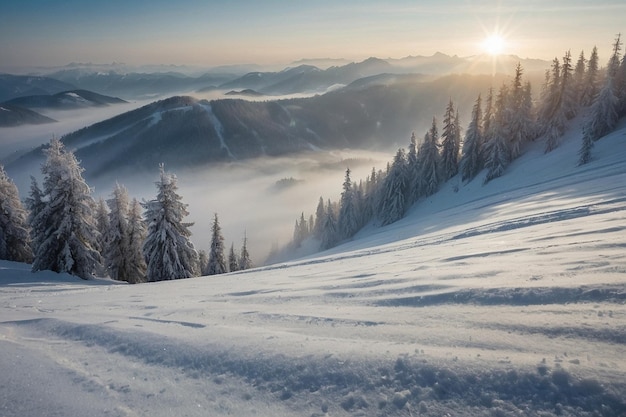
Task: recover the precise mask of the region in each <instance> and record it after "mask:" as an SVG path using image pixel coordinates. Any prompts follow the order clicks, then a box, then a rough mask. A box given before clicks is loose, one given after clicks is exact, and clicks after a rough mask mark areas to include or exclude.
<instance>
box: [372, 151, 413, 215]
mask: <svg viewBox="0 0 626 417" xmlns="http://www.w3.org/2000/svg"><path fill="white" fill-rule="evenodd" d="M407 179H408V178H407V166H406V156H405V153H404V149H402V148H400V149H398V152H396V156H395V157H394V159H393V163H392V164H391V167H390V169H389V173H388V174H387V176H386V177H385V179H384V181H383V185H382V189H383V195H382V199H381V202H380V211H379V212H378V218H379V220H380V223H381V225H383V226H384V225H387V224H391V223H393V222H395V221H398V220H400V219H401V218H402V216H404V212H405V211H406V209H407V193H408V186H407Z"/></svg>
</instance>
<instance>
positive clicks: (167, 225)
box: [142, 165, 199, 282]
mask: <svg viewBox="0 0 626 417" xmlns="http://www.w3.org/2000/svg"><path fill="white" fill-rule="evenodd" d="M177 182H178V181H177V178H176V176H175V175H173V174H168V173H166V172H165V168H164V167H163V165H161V166H160V178H159V181H157V182H156V183H155V184H156V187H157V197H156V199H154V200H150V201H148V202H145V203H143V204H142V205H143V207H144V209H145V214H144V217H145V219H146V222H147V223H148V231H147V237H146V240H145V243H144V245H143V254H144V258H145V260H146V265H147V271H146V272H147V279H148V281H150V282H154V281H165V280H172V279H182V278H191V277H194V276H197V275H198V272H199V271H198V265H199V262H198V253H197V252H196V250H195V248H194V246H193V243H191V241H190V240H189V238H190V237H191V231H190V230H189V228H190V227H191V226H192V225H193V223H185V222H183V219H184V218H185V217H187V216H188V215H189V212H188V211H187V204H184V203H183V202H182V197H181V196H180V195H179V194H177V192H176V191H177V190H178V185H177Z"/></svg>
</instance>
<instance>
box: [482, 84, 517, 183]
mask: <svg viewBox="0 0 626 417" xmlns="http://www.w3.org/2000/svg"><path fill="white" fill-rule="evenodd" d="M507 97H508V89H507V87H506V85H503V86H502V87H501V88H500V91H499V92H498V97H497V99H496V106H495V107H496V114H495V117H494V118H493V121H492V123H491V137H490V139H489V142H488V143H487V144H486V145H485V168H487V170H488V171H487V175H486V177H485V181H484V182H485V183H487V182H489V181H491V180H492V179H494V178H497V177H499V176H501V175H502V174H503V173H504V170H505V169H506V167H507V166H508V164H509V162H510V160H511V159H510V156H511V151H510V149H509V141H508V140H507V135H506V134H507V120H506V118H507V116H508V114H507V110H506V102H507Z"/></svg>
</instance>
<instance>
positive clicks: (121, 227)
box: [103, 184, 132, 282]
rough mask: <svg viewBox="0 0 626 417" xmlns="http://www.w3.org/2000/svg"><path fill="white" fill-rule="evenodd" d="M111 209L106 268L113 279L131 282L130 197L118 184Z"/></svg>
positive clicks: (111, 201) (111, 202)
mask: <svg viewBox="0 0 626 417" xmlns="http://www.w3.org/2000/svg"><path fill="white" fill-rule="evenodd" d="M107 205H108V207H109V213H108V222H107V223H108V228H107V229H106V230H105V232H104V239H103V240H104V266H105V269H106V271H107V274H108V275H109V277H111V278H112V279H115V280H118V281H126V282H129V281H131V280H132V277H131V276H130V274H131V273H132V272H131V271H130V268H129V267H128V258H127V252H128V250H129V244H128V238H129V230H128V214H129V207H128V205H129V197H128V191H127V190H126V187H124V186H122V185H120V184H116V185H115V188H114V189H113V194H112V195H111V198H110V199H108V200H107Z"/></svg>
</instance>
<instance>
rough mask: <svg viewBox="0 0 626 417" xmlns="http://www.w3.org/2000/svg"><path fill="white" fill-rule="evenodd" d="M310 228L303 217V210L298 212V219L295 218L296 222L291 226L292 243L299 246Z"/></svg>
mask: <svg viewBox="0 0 626 417" xmlns="http://www.w3.org/2000/svg"><path fill="white" fill-rule="evenodd" d="M309 233H310V229H309V224H308V222H307V221H306V219H305V218H304V212H302V213H300V219H299V220H296V224H295V225H294V228H293V245H294V247H296V248H299V247H300V245H302V242H304V240H305V239H306V238H307V237H309Z"/></svg>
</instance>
